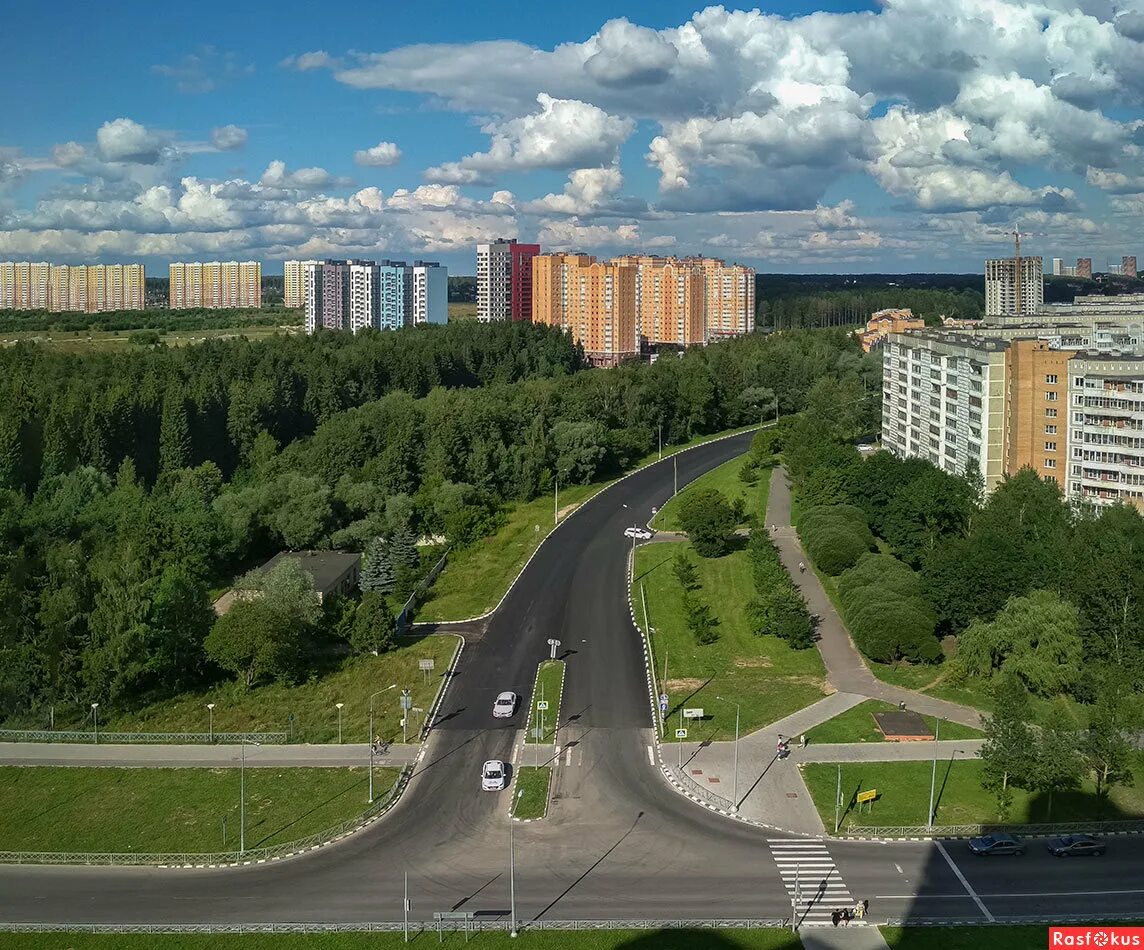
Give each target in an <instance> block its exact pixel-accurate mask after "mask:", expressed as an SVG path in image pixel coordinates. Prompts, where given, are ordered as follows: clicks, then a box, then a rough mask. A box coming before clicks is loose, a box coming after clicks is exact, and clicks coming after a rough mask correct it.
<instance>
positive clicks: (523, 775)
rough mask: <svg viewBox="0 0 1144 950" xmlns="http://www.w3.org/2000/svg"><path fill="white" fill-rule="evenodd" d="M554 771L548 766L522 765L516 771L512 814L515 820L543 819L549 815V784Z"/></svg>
mask: <svg viewBox="0 0 1144 950" xmlns="http://www.w3.org/2000/svg"><path fill="white" fill-rule="evenodd" d="M551 781H552V769H551V768H550V767H549V766H547V765H541V766H533V765H522V766H519V767H518V768H517V770H516V785H515V786H514V789H515V791H514V792H513V795H514V796H515V798H514V799H513V805H512V814H513V817H515V818H521V819H525V818H543V817H544V816H545V815H546V814H548V783H549V782H551Z"/></svg>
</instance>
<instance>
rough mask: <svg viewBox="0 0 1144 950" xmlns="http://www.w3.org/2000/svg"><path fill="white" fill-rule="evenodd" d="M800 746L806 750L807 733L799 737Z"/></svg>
mask: <svg viewBox="0 0 1144 950" xmlns="http://www.w3.org/2000/svg"><path fill="white" fill-rule="evenodd" d="M798 744H799V745H800V746H802V748H804V749H805V748H806V733H805V732H804V733H803V734H802V735H801V736H799V737H798Z"/></svg>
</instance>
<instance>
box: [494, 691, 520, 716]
mask: <svg viewBox="0 0 1144 950" xmlns="http://www.w3.org/2000/svg"><path fill="white" fill-rule="evenodd" d="M516 698H517V697H516V693H501V694H500V695H499V696H498V697H497V701H496V702H495V703H493V719H509V718H511V717H512V715H513V713H515V712H516Z"/></svg>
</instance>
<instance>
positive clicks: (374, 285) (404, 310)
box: [303, 260, 449, 333]
mask: <svg viewBox="0 0 1144 950" xmlns="http://www.w3.org/2000/svg"><path fill="white" fill-rule="evenodd" d="M303 284H304V286H305V288H306V305H305V306H306V332H307V333H313V332H315V331H316V330H318V329H326V330H349V331H351V332H353V333H357V332H358V331H359V330H366V329H374V330H396V329H400V328H401V327H405V326H413V325H414V324H418V323H445V322H446V321H447V320H448V295H449V276H448V271H447V269H446V268H445V267H442V266H441V265H440V264H436V263H432V262H428V261H416V262H414V263H413V264H412V265H408V264H406V263H404V262H403V261H388V260H386V261H381V262H377V261H357V260H355V261H319V262H316V263H311V264H308V265H307V268H306V275H305V277H304V278H303Z"/></svg>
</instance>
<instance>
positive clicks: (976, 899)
mask: <svg viewBox="0 0 1144 950" xmlns="http://www.w3.org/2000/svg"><path fill="white" fill-rule="evenodd" d="M934 844H936V845H937V849H938V851H940V852H941V856H942V857H943V858H945V863H946V864H948V865H949V867H950V870H951V871H953V873H954V874H956V875H957V879H958V880H959V881H961V886H962V887H964V888H965V890H966V892H967V893H968V894H969V896H970V897H972V898H973V903H975V904H976V905H977V908H978V910H980V911H981V913H983V914H984V915H985V919H986V920H988V921H989V923H993V922H994V920H993V915H992V914H991V913H989V908H988V907H986V906H985V904H984V903H982V900H981V898H980V897H978V896H977V892H976V891H975V890H974V889H973V888H972V887H970V886H969V881H967V880H966V879H965V875H964V874H962V873H961V868H959V867H958V866H957V865H956V864H954V863H953V858H951V857H950V856H949V852H948V851H946V850H945V845H943V844H942V843H941V842H940V841H935V842H934Z"/></svg>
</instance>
